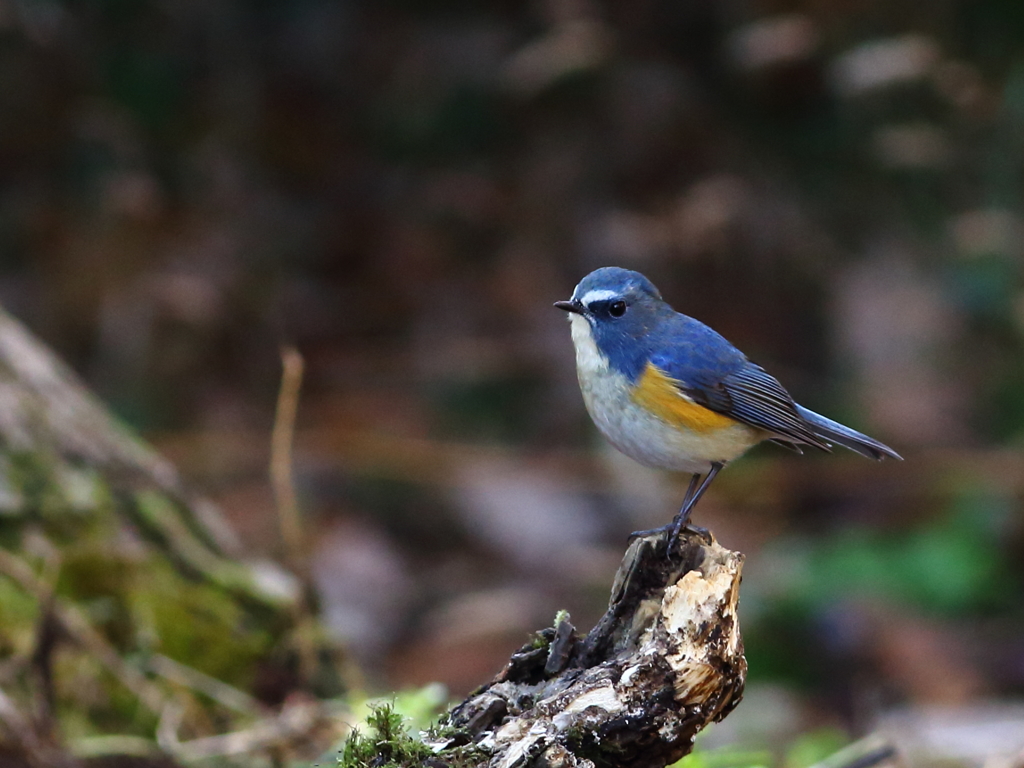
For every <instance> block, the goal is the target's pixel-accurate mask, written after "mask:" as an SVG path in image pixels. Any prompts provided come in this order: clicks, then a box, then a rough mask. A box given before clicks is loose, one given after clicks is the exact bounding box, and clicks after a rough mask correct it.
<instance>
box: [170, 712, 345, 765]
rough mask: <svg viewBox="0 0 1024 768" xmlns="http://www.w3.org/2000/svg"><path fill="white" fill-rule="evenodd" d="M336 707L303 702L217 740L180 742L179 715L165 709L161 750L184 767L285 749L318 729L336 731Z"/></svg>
mask: <svg viewBox="0 0 1024 768" xmlns="http://www.w3.org/2000/svg"><path fill="white" fill-rule="evenodd" d="M338 715H339V712H338V707H337V706H336V705H331V704H330V703H329V702H318V701H317V702H303V703H301V704H292V705H285V707H284V708H283V709H282V710H281V712H280V713H278V714H277V715H276V716H274V717H268V718H264V719H262V720H258V721H257V722H255V723H253V725H252V726H251V727H249V728H246V729H244V730H240V731H232V732H231V733H223V734H220V735H218V736H205V737H202V738H198V739H191V740H189V741H180V740H179V739H178V735H177V726H178V724H180V720H181V718H180V714H179V712H178V711H176V710H174V709H173V708H172V707H169V708H168V711H167V712H166V713H165V717H163V718H161V723H160V731H159V733H160V736H159V737H158V738H159V741H160V746H161V747H162V748H164V749H165V750H167V751H168V752H169V753H170V754H172V755H174V757H175V758H176V759H177V760H180V761H181V762H183V763H190V762H194V761H197V760H204V759H208V758H211V757H226V756H230V755H242V754H245V753H247V752H255V751H256V750H266V749H270V748H273V747H280V746H285V745H287V744H289V743H293V742H295V741H296V740H305V739H306V738H308V736H309V734H310V733H311V732H312V731H314V730H317V728H318V727H321V726H322V727H329V728H335V727H337V726H338V724H339V723H340V722H341V721H340V719H339V717H338Z"/></svg>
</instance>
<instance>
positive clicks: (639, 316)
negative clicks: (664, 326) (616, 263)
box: [555, 267, 672, 378]
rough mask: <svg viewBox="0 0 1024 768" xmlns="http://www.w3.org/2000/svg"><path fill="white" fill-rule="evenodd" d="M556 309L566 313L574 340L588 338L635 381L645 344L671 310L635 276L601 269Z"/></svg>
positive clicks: (618, 269)
mask: <svg viewBox="0 0 1024 768" xmlns="http://www.w3.org/2000/svg"><path fill="white" fill-rule="evenodd" d="M555 306H556V307H558V308H559V309H562V310H565V311H566V312H569V313H570V319H572V320H573V339H574V340H576V341H577V344H579V343H580V341H581V340H582V339H585V338H589V339H591V340H592V341H593V343H594V344H595V345H596V347H597V349H598V351H600V353H601V355H602V357H604V358H606V359H608V360H609V361H610V362H611V364H612V365H613V367H615V368H616V369H618V370H619V371H621V372H623V373H626V374H627V375H629V376H630V378H633V377H635V375H637V374H638V373H639V370H640V369H641V368H642V367H643V365H644V363H645V362H646V360H647V357H648V343H647V341H648V339H649V337H650V335H651V332H652V331H655V330H657V327H658V322H659V320H660V319H661V318H663V317H664V315H665V313H666V312H667V313H671V312H672V310H671V308H669V306H668V305H667V304H666V303H665V302H664V301H663V300H662V298H661V294H660V293H659V292H658V289H657V288H655V287H654V285H653V284H652V283H651V281H650V280H648V279H647V278H646V277H644V276H643V275H641V274H640V273H639V272H633V271H632V270H628V269H622V268H621V267H602V268H601V269H598V270H595V271H593V272H591V273H590V274H589V275H587V276H586V277H584V278H583V279H582V280H581V281H580V283H579V285H577V286H576V290H575V291H573V294H572V298H571V299H569V300H568V301H556V302H555Z"/></svg>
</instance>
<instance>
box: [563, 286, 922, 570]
mask: <svg viewBox="0 0 1024 768" xmlns="http://www.w3.org/2000/svg"><path fill="white" fill-rule="evenodd" d="M555 307H557V308H558V309H561V310H564V311H566V312H567V313H568V314H569V321H570V325H571V334H572V341H573V346H574V347H575V350H576V373H577V378H578V379H579V385H580V391H581V392H582V394H583V402H584V404H585V405H586V408H587V411H588V412H589V413H590V416H591V418H592V419H593V421H594V423H595V424H596V425H597V428H598V430H599V431H600V432H601V434H602V435H604V437H605V438H606V439H607V440H608V441H609V442H610V443H611V444H612V445H613V446H614V447H615V448H617V449H618V450H619V451H621V452H622V453H624V454H626V455H627V456H629V457H630V458H631V459H633V460H635V461H637V462H639V463H640V464H643V465H645V466H648V467H653V468H656V469H665V470H672V471H676V472H684V473H689V474H690V475H691V477H690V483H689V486H688V488H687V490H686V494H685V496H684V497H683V503H682V505H681V507H680V509H679V512H678V514H677V515H676V516H675V517H674V518H673V521H672V522H671V523H670V524H669V525H667V526H664V527H663V528H657V529H652V530H650V531H634V532H633V534H631V535H632V536H642V535H647V534H653V533H658V532H661V531H665V532H666V533H667V540H668V542H669V552H670V553H671V551H672V547H673V545H674V543H675V542H676V541H678V538H679V533H680V531H681V530H682V528H683V527H684V526H686V527H688V528H690V529H693V530H695V531H697V532H699V533H702V534H705V535H707V531H706V530H705V529H703V528H699V527H697V526H693V525H691V524H690V516H691V513H692V512H693V509H694V507H695V506H696V504H697V502H698V501H699V500H700V498H701V497H702V496H703V495H704V493H705V492H706V491H707V489H708V486H710V485H711V482H712V481H713V480H714V479H715V477H716V476H717V475H718V473H719V472H721V471H722V469H723V468H724V467H725V466H726V464H728V463H729V462H731V461H733V460H734V459H736V458H738V457H739V456H741V455H742V454H744V453H745V452H746V451H747V450H749V449H750V448H752V447H753V446H755V445H757V444H758V443H761V442H764V441H769V442H773V443H778V444H781V445H784V446H786V447H789V448H791V449H793V450H795V451H796V452H797V453H803V450H802V448H803V447H804V446H809V447H813V448H817V449H820V450H822V451H831V449H832V447H833V445H841V446H843V447H844V448H848V449H850V450H851V451H854V452H855V453H859V454H860V455H861V456H866V457H867V458H870V459H875V460H882V459H885V458H891V459H897V460H902V457H901V456H900V455H899V454H898V453H896V451H894V450H893V449H892V448H890V447H889V446H887V445H885V444H884V443H882V442H880V441H878V440H875V439H874V438H872V437H868V436H867V435H865V434H862V433H860V432H858V431H856V430H854V429H851V428H850V427H847V426H844V425H842V424H840V423H839V422H837V421H833V420H832V419H829V418H826V417H825V416H822V415H821V414H818V413H815V412H814V411H812V410H810V409H808V408H804V407H803V406H802V405H799V404H798V403H797V402H796V401H795V400H794V399H793V397H792V396H791V395H790V394H789V392H788V391H786V389H785V387H783V386H782V384H780V383H779V381H778V380H777V379H776V378H775V377H774V376H772V375H771V374H769V373H768V372H767V371H766V370H765V369H764V368H762V367H761V366H760V365H758V364H757V363H754V362H752V361H751V360H750V359H748V358H747V356H746V355H745V354H743V352H741V351H740V350H739V349H737V348H736V347H735V346H733V345H732V344H731V343H730V342H729V341H727V340H726V339H725V338H724V337H723V336H721V335H720V334H719V333H717V332H716V331H714V330H712V329H711V328H710V327H708V326H707V325H705V324H704V323H702V322H700V321H699V320H696V319H694V318H692V317H688V316H687V315H684V314H681V313H679V312H676V311H675V310H674V309H672V307H671V306H669V304H668V303H667V302H666V301H665V300H664V299H663V298H662V296H661V293H660V292H659V291H658V289H657V288H656V287H655V286H654V284H653V283H651V281H650V280H648V279H647V278H646V277H645V276H644V275H642V274H640V273H639V272H635V271H632V270H628V269H623V268H621V267H602V268H600V269H597V270H594V271H593V272H591V273H590V274H588V275H587V276H586V277H584V278H583V279H582V280H581V281H580V282H579V284H578V285H577V286H576V289H575V290H574V291H573V293H572V297H571V298H570V299H569V300H567V301H556V302H555Z"/></svg>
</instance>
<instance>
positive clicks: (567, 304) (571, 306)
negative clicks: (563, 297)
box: [555, 299, 583, 315]
mask: <svg viewBox="0 0 1024 768" xmlns="http://www.w3.org/2000/svg"><path fill="white" fill-rule="evenodd" d="M555 306H556V307H558V308H559V309H564V310H565V311H566V312H575V313H576V314H577V315H582V314H583V305H582V304H581V303H580V302H579V301H577V300H576V299H573V300H572V301H556V302H555Z"/></svg>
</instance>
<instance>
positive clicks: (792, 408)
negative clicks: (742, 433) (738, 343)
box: [650, 318, 830, 451]
mask: <svg viewBox="0 0 1024 768" xmlns="http://www.w3.org/2000/svg"><path fill="white" fill-rule="evenodd" d="M686 319H687V320H690V321H692V323H694V325H693V326H691V327H690V328H688V329H687V331H688V332H687V333H686V334H685V338H686V339H687V341H686V342H685V343H684V344H674V345H661V346H660V348H659V350H658V351H657V352H655V353H654V354H652V355H651V359H650V362H651V364H652V365H654V366H655V367H657V368H658V369H659V370H661V371H662V372H664V373H665V375H667V376H669V377H671V378H672V379H673V380H674V382H675V384H676V386H677V387H678V388H679V390H680V392H682V393H683V394H684V395H686V397H688V398H689V399H691V400H693V401H694V402H695V403H698V404H699V405H702V406H704V407H705V408H707V409H708V410H711V411H715V412H716V413H721V414H723V415H725V416H729V417H731V418H733V419H736V420H737V421H741V422H743V423H744V424H749V425H750V426H753V427H757V428H759V429H763V430H765V431H766V432H768V433H770V434H771V436H772V438H773V439H775V440H777V441H782V442H786V443H793V444H794V445H811V446H814V447H815V448H820V449H822V450H826V451H827V450H829V449H830V445H829V444H828V443H827V442H825V441H824V440H822V439H821V438H820V437H818V436H817V435H815V434H814V432H813V431H812V428H811V425H810V424H808V423H807V421H806V420H805V419H804V418H803V417H802V416H801V415H800V413H799V411H797V406H796V403H795V402H794V401H793V398H792V397H791V396H790V394H789V393H788V392H787V391H786V389H785V388H784V387H783V386H782V385H781V384H780V383H779V382H778V381H777V380H776V379H775V377H774V376H772V375H771V374H769V373H768V372H767V371H765V370H764V368H762V367H761V366H759V365H757V364H755V363H752V362H750V361H749V360H747V358H746V356H745V355H743V353H742V352H740V351H739V350H738V349H736V348H735V347H734V346H733V345H732V344H730V343H729V342H728V341H726V340H725V339H724V338H723V337H722V336H720V335H719V334H717V333H716V332H715V331H713V330H711V329H710V328H708V327H707V326H705V325H703V324H702V323H698V322H697V321H695V320H692V319H691V318H686ZM681 335H682V334H680V335H677V336H676V337H675V338H679V337H680V336H681Z"/></svg>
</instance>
